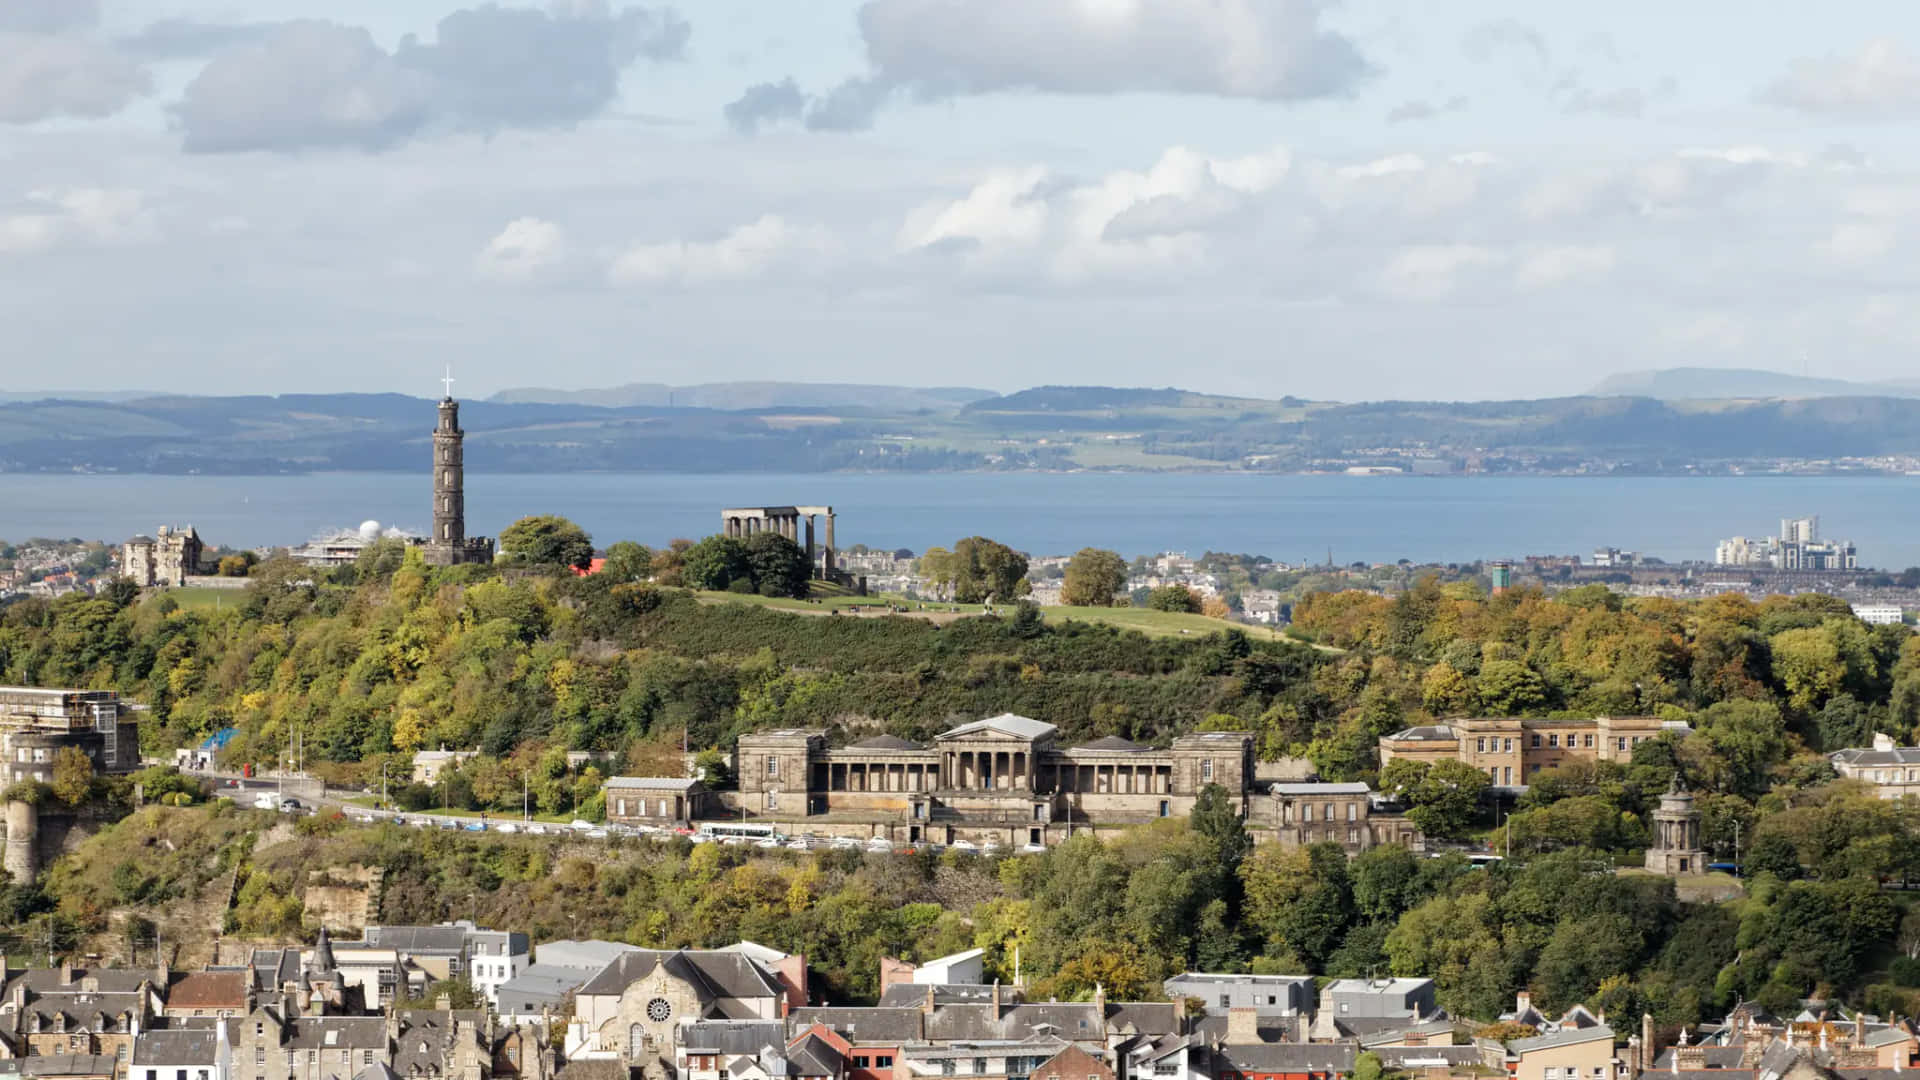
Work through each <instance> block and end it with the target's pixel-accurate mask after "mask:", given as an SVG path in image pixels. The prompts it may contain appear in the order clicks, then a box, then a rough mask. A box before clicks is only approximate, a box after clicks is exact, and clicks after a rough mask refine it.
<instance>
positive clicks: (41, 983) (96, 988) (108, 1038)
mask: <svg viewBox="0 0 1920 1080" xmlns="http://www.w3.org/2000/svg"><path fill="white" fill-rule="evenodd" d="M4 963H5V960H4V957H0V966H4ZM165 981H166V980H165V975H164V973H156V972H152V971H141V970H137V969H136V970H125V969H113V968H102V969H97V970H96V969H79V968H74V967H71V966H69V965H64V964H63V965H61V966H60V967H58V968H37V969H28V970H26V971H20V972H13V973H9V976H8V977H7V979H6V987H5V990H4V992H3V993H0V1044H4V1046H5V1047H6V1048H7V1050H9V1051H11V1053H12V1054H13V1056H17V1057H48V1056H57V1055H78V1056H81V1057H99V1058H105V1059H107V1060H109V1061H112V1062H114V1063H116V1068H124V1067H125V1066H126V1064H127V1062H128V1061H129V1060H131V1058H132V1056H133V1041H134V1038H135V1037H136V1036H138V1035H139V1033H140V1031H141V1029H143V1028H146V1027H151V1026H152V1025H153V1023H154V1020H155V1019H156V1018H157V1017H158V1016H159V1015H160V1009H161V994H160V990H161V987H162V986H164V985H165ZM83 1064H84V1063H83ZM83 1071H84V1070H83Z"/></svg>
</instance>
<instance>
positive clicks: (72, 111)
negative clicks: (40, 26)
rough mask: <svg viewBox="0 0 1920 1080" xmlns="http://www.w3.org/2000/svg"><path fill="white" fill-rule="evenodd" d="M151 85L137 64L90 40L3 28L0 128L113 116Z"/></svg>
mask: <svg viewBox="0 0 1920 1080" xmlns="http://www.w3.org/2000/svg"><path fill="white" fill-rule="evenodd" d="M7 2H11V0H0V7H4V6H5V3H7ZM148 87H149V79H148V76H147V73H146V72H145V71H144V70H142V69H141V68H140V66H139V65H137V64H135V63H134V62H132V61H131V60H128V59H127V58H126V57H124V56H121V55H119V54H118V53H116V52H114V51H113V50H112V49H110V48H108V47H107V46H106V45H104V44H102V43H100V42H98V41H95V40H93V39H92V38H88V37H83V36H80V35H78V34H51V33H44V34H43V33H14V32H11V31H6V30H0V124H31V123H34V122H36V121H40V120H50V119H54V118H56V117H82V118H85V117H102V116H111V115H113V114H114V113H117V112H119V111H120V110H121V109H122V108H125V107H126V105H127V103H128V102H130V101H132V100H133V99H134V98H136V97H138V96H140V95H141V94H144V93H146V92H147V89H148Z"/></svg>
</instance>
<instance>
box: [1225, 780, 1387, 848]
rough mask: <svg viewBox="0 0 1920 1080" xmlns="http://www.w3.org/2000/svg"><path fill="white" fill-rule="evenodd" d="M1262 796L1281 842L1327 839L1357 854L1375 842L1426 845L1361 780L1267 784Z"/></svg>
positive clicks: (1285, 844) (1292, 844) (1294, 843)
mask: <svg viewBox="0 0 1920 1080" xmlns="http://www.w3.org/2000/svg"><path fill="white" fill-rule="evenodd" d="M1267 796H1268V799H1269V800H1270V803H1271V805H1270V807H1269V808H1268V809H1269V811H1270V817H1268V818H1267V819H1265V820H1269V821H1271V822H1272V824H1273V837H1274V839H1275V840H1277V841H1279V843H1280V846H1281V847H1286V848H1296V847H1308V846H1310V845H1313V844H1322V843H1332V844H1339V845H1340V846H1342V847H1344V848H1346V849H1347V852H1348V854H1358V853H1359V852H1362V851H1365V850H1366V849H1368V848H1370V847H1375V846H1377V845H1380V844H1400V845H1402V846H1404V847H1408V848H1422V847H1424V846H1425V841H1424V839H1423V838H1422V837H1421V835H1420V830H1418V829H1416V828H1415V827H1414V826H1413V823H1412V822H1410V821H1408V820H1407V819H1406V817H1405V815H1403V814H1401V813H1400V812H1399V811H1398V810H1394V809H1388V808H1387V805H1386V804H1385V803H1381V802H1377V801H1376V796H1375V795H1374V793H1373V789H1371V788H1369V787H1367V785H1365V784H1359V783H1345V784H1330V783H1312V782H1306V783H1287V782H1282V783H1274V784H1269V785H1267ZM1255 809H1256V810H1257V809H1259V807H1258V805H1257V804H1256V806H1255ZM1259 820H1260V819H1257V818H1256V819H1255V821H1256V822H1257V821H1259Z"/></svg>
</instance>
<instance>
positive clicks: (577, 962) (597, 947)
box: [528, 938, 640, 971]
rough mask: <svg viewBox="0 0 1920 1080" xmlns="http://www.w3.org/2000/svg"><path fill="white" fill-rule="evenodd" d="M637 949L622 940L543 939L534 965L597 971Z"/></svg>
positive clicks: (637, 950)
mask: <svg viewBox="0 0 1920 1080" xmlns="http://www.w3.org/2000/svg"><path fill="white" fill-rule="evenodd" d="M639 951H640V950H639V949H638V948H636V947H634V946H632V945H628V944H625V943H624V942H619V941H601V940H599V939H597V938H590V939H588V940H585V941H575V940H573V939H571V938H566V939H562V940H560V941H543V942H541V943H540V951H539V953H538V954H537V956H536V959H537V960H538V963H536V964H534V967H567V968H585V969H587V970H589V971H599V970H600V969H601V968H604V967H606V966H607V965H608V964H611V963H613V962H614V961H615V960H617V959H619V958H620V957H622V956H625V955H626V954H627V953H630V952H639ZM528 970H532V968H529V969H528Z"/></svg>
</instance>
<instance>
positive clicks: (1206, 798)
mask: <svg viewBox="0 0 1920 1080" xmlns="http://www.w3.org/2000/svg"><path fill="white" fill-rule="evenodd" d="M1234 802H1235V799H1234V798H1233V796H1231V795H1229V794H1227V789H1226V788H1224V787H1221V786H1220V785H1219V784H1208V785H1207V786H1205V787H1203V788H1201V789H1200V797H1199V798H1197V799H1195V800H1194V801H1193V809H1192V811H1190V812H1189V813H1188V815H1187V823H1188V824H1189V825H1190V826H1192V828H1193V831H1194V832H1197V833H1199V834H1200V835H1201V836H1204V837H1206V838H1207V839H1208V840H1210V841H1212V843H1213V846H1214V850H1215V851H1217V852H1218V853H1219V859H1220V863H1219V865H1220V869H1221V872H1222V873H1224V874H1237V873H1239V871H1240V861H1241V860H1242V859H1245V858H1246V857H1247V853H1248V852H1250V851H1252V850H1253V837H1252V836H1251V835H1249V834H1248V833H1247V824H1246V821H1245V820H1244V819H1242V818H1241V817H1240V810H1239V808H1238V807H1236V806H1235V805H1234Z"/></svg>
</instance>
